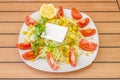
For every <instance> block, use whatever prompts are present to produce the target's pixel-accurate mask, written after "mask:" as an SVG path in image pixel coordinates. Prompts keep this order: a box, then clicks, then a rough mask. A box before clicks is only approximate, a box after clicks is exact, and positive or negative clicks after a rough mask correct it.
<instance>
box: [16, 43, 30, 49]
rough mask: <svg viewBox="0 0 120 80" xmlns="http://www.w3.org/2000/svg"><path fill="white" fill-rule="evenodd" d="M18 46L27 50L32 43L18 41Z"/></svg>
mask: <svg viewBox="0 0 120 80" xmlns="http://www.w3.org/2000/svg"><path fill="white" fill-rule="evenodd" d="M16 47H17V48H19V49H22V50H27V49H30V48H31V44H30V43H18V44H16Z"/></svg>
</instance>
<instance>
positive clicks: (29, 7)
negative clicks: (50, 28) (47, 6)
mask: <svg viewBox="0 0 120 80" xmlns="http://www.w3.org/2000/svg"><path fill="white" fill-rule="evenodd" d="M41 4H43V3H0V6H1V7H0V11H38V10H39V9H40V6H41ZM53 4H54V5H55V6H56V7H59V6H60V5H61V6H63V7H64V8H67V9H71V8H72V7H71V6H75V7H76V8H78V9H79V10H80V11H119V8H118V6H117V3H87V4H86V3H74V4H73V3H53ZM68 4H69V5H68ZM7 5H10V6H7ZM21 5H22V6H21ZM19 6H21V7H19ZM33 6H34V7H33ZM94 6H96V7H94ZM103 6H104V7H103ZM18 7H19V8H18Z"/></svg>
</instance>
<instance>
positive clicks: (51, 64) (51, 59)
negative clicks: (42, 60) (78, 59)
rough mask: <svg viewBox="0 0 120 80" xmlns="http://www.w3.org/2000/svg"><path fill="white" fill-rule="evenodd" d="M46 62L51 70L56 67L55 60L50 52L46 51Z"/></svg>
mask: <svg viewBox="0 0 120 80" xmlns="http://www.w3.org/2000/svg"><path fill="white" fill-rule="evenodd" d="M47 62H48V64H49V66H50V67H51V68H52V69H53V70H57V69H58V65H57V63H56V61H55V60H54V59H53V57H52V55H51V53H50V52H48V53H47Z"/></svg>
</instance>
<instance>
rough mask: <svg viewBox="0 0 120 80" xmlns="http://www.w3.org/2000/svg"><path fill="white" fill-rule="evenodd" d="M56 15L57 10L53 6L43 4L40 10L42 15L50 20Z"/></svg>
mask: <svg viewBox="0 0 120 80" xmlns="http://www.w3.org/2000/svg"><path fill="white" fill-rule="evenodd" d="M56 13H57V12H56V8H55V7H54V5H53V4H43V5H42V6H41V8H40V15H41V16H43V17H46V18H49V19H51V18H53V17H54V16H55V15H56Z"/></svg>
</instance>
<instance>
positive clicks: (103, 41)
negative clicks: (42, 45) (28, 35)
mask: <svg viewBox="0 0 120 80" xmlns="http://www.w3.org/2000/svg"><path fill="white" fill-rule="evenodd" d="M99 37H100V46H113V47H114V46H118V47H119V46H120V41H119V40H120V35H99ZM17 40H18V35H0V47H9V46H12V47H15V44H16V43H17Z"/></svg>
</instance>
